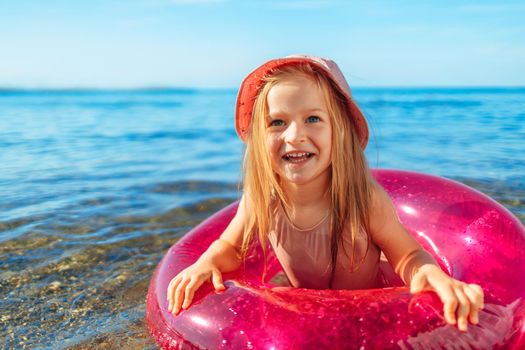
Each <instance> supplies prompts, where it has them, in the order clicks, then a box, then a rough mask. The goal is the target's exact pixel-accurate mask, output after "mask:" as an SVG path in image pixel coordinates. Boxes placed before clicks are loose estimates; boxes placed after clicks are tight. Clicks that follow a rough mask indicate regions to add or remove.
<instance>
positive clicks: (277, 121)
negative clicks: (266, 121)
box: [270, 119, 284, 126]
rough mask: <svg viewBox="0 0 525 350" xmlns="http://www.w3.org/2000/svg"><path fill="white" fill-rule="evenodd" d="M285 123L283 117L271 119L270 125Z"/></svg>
mask: <svg viewBox="0 0 525 350" xmlns="http://www.w3.org/2000/svg"><path fill="white" fill-rule="evenodd" d="M283 125H284V121H282V120H281V119H274V120H270V126H283Z"/></svg>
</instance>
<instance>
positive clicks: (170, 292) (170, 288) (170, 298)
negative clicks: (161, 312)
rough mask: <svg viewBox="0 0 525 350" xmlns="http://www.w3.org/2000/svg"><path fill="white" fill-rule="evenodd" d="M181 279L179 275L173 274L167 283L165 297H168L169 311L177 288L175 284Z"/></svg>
mask: <svg viewBox="0 0 525 350" xmlns="http://www.w3.org/2000/svg"><path fill="white" fill-rule="evenodd" d="M180 281H181V277H180V275H179V276H175V277H174V278H173V279H172V280H171V281H170V284H169V285H168V292H167V293H166V298H167V299H168V311H169V312H171V309H172V308H173V302H174V298H175V290H176V289H177V286H178V285H179V283H180Z"/></svg>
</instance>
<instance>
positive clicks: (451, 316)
mask: <svg viewBox="0 0 525 350" xmlns="http://www.w3.org/2000/svg"><path fill="white" fill-rule="evenodd" d="M421 291H434V292H436V293H437V295H438V296H439V298H440V299H441V301H442V302H443V310H444V315H445V320H446V321H447V322H448V323H449V324H452V325H453V324H456V315H457V324H458V328H459V330H460V331H464V332H466V331H467V317H468V318H469V320H470V322H471V323H472V324H477V323H478V317H479V310H481V309H483V289H481V287H480V286H479V285H477V284H467V283H464V282H461V281H458V280H455V279H454V278H452V277H450V276H449V275H447V274H446V273H445V272H443V270H441V268H439V266H436V265H430V264H429V265H423V266H422V267H421V268H420V269H419V270H418V272H417V273H416V274H415V275H414V277H413V278H412V281H411V282H410V292H411V293H418V292H421Z"/></svg>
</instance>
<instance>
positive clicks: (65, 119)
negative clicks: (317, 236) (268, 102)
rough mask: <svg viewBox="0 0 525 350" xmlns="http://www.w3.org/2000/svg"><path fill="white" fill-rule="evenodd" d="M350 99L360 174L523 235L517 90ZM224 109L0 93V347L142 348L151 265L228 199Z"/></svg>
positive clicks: (523, 167) (382, 92) (227, 107)
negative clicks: (441, 194)
mask: <svg viewBox="0 0 525 350" xmlns="http://www.w3.org/2000/svg"><path fill="white" fill-rule="evenodd" d="M354 95H355V98H356V100H357V101H358V103H359V104H360V106H361V107H362V109H363V110H364V112H365V114H366V115H367V117H368V119H369V124H370V128H371V138H370V143H369V145H368V148H367V151H366V154H367V157H368V160H369V164H370V166H371V167H374V168H397V169H407V170H415V171H420V172H425V173H430V174H435V175H440V176H444V177H448V178H452V179H455V180H458V181H461V182H463V183H465V184H467V185H469V186H472V187H474V188H476V189H478V190H480V191H482V192H484V193H486V194H488V195H489V196H491V197H493V198H494V199H496V200H497V201H499V202H500V203H501V204H503V205H504V206H505V207H507V208H508V209H509V210H510V211H512V212H513V213H514V214H515V215H516V216H517V217H518V218H519V219H520V220H521V221H522V222H525V176H524V173H525V88H480V89H466V88H465V89H462V88H461V89H460V88H454V89H446V88H428V89H427V88H425V89H422V88H421V89H402V88H399V89H356V90H355V91H354ZM235 97H236V91H235V90H191V89H153V90H122V91H111V90H93V91H91V90H63V91H59V90H54V91H47V90H0V310H1V311H0V330H1V332H0V348H2V349H12V348H28V349H29V348H30V349H33V348H39V349H66V348H67V349H90V348H97V349H113V348H124V349H130V348H131V349H135V348H136V349H155V348H156V346H155V343H154V342H153V341H152V340H151V339H150V337H149V335H148V332H147V330H146V327H145V322H144V315H145V296H146V291H147V287H148V283H149V279H150V277H151V274H152V273H153V270H154V268H155V266H156V264H157V263H158V262H159V261H160V259H161V258H162V256H163V255H164V253H165V252H166V250H167V249H168V248H169V247H170V246H171V245H172V244H174V243H175V242H176V241H177V240H178V239H179V238H180V237H182V236H183V235H184V234H185V233H186V232H188V231H189V230H190V229H191V228H192V227H193V226H195V225H196V224H198V223H199V222H201V221H202V220H204V219H205V218H206V217H208V216H210V215H211V214H212V213H214V212H215V211H217V210H218V209H220V208H222V207H224V206H226V205H227V204H229V203H230V202H232V201H233V200H235V199H237V198H238V197H239V190H238V182H239V181H240V179H241V175H240V164H241V158H242V152H243V144H242V143H241V142H240V141H239V140H238V138H237V136H236V134H235V130H234V122H233V111H234V104H235Z"/></svg>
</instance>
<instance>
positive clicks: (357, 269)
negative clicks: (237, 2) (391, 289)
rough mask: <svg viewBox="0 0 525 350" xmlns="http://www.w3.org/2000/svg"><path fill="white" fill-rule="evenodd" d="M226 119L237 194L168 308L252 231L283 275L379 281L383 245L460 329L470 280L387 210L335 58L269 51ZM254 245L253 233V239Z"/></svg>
mask: <svg viewBox="0 0 525 350" xmlns="http://www.w3.org/2000/svg"><path fill="white" fill-rule="evenodd" d="M235 118H236V129H237V133H238V134H239V136H240V137H241V139H242V140H243V141H244V142H245V143H246V151H245V156H244V194H243V196H242V198H241V201H240V203H239V208H238V211H237V213H236V215H235V216H234V218H233V220H232V221H231V223H230V224H229V226H228V227H227V228H226V230H225V231H224V232H223V233H222V235H221V237H220V238H219V239H218V240H216V241H215V242H213V243H212V244H211V245H210V247H209V248H208V250H207V251H206V252H205V253H204V254H203V255H202V256H201V257H200V258H199V260H198V261H197V262H195V263H194V264H193V265H191V266H189V267H188V268H186V269H185V270H183V271H182V272H180V273H179V274H178V275H177V276H175V277H174V278H173V279H172V281H171V282H170V284H169V286H168V293H167V295H168V302H169V305H168V310H169V311H170V312H172V313H173V314H174V315H176V314H178V313H179V312H180V310H181V307H182V309H186V308H188V307H189V305H190V304H191V301H192V299H193V296H194V293H195V291H196V290H197V289H198V288H199V287H200V286H201V285H202V284H203V283H204V282H207V281H210V279H211V281H212V283H213V285H214V287H215V289H216V290H217V291H219V290H223V289H224V288H225V287H224V284H223V281H222V273H225V272H230V271H233V270H236V269H238V268H239V267H240V266H241V263H242V260H243V259H244V258H245V257H246V254H247V253H248V250H249V249H250V247H251V244H252V243H253V242H254V241H255V235H257V236H258V238H259V241H260V242H267V241H269V242H270V244H271V246H272V248H273V250H274V252H275V254H276V255H277V258H278V259H279V262H280V263H281V265H282V267H283V270H284V272H285V274H286V277H287V278H288V280H289V282H290V284H291V285H292V286H293V287H302V288H315V289H328V288H331V289H365V288H380V287H381V286H382V282H381V273H380V270H379V262H380V254H381V252H383V253H384V255H385V256H386V258H387V259H388V262H389V263H390V264H391V265H392V267H393V268H394V270H395V272H396V273H397V274H399V276H400V277H401V278H402V279H403V281H404V282H405V283H406V284H407V285H409V286H410V290H411V292H412V293H417V292H420V291H424V290H429V291H434V292H436V293H437V294H438V295H439V297H440V298H441V300H442V302H443V304H444V316H445V319H446V321H447V322H448V323H450V324H456V320H457V326H458V328H459V329H460V330H462V331H466V330H467V319H469V320H470V322H471V323H473V324H476V323H477V322H478V313H479V310H480V309H481V308H483V291H482V289H481V288H480V286H478V285H475V284H466V283H463V282H460V281H457V280H455V279H453V278H451V277H450V276H448V275H447V274H446V273H444V272H443V271H442V270H441V268H440V267H439V265H438V264H437V263H436V262H435V261H434V259H433V258H432V256H430V254H428V253H427V252H426V251H424V250H423V249H422V247H421V246H420V245H419V244H418V243H417V241H416V240H415V239H414V238H412V236H411V235H410V234H409V233H408V232H407V231H406V230H405V228H404V227H403V226H402V225H401V223H400V222H399V219H398V217H397V215H396V212H395V209H394V206H393V204H392V202H391V200H390V198H389V197H388V195H387V194H386V192H385V191H384V190H383V189H382V188H381V186H380V185H379V184H378V183H377V182H376V181H374V179H373V178H372V176H371V174H370V171H369V169H368V166H367V162H366V158H365V155H364V149H365V147H366V144H367V142H368V127H367V123H366V120H365V118H364V116H363V114H362V113H361V111H360V110H359V108H358V107H357V105H356V103H355V101H354V100H353V99H352V96H351V91H350V88H349V86H348V84H347V82H346V80H345V79H344V77H343V75H342V73H341V71H340V70H339V68H338V67H337V65H336V64H335V63H334V62H333V61H331V60H328V59H323V58H319V57H312V56H288V57H285V58H281V59H276V60H271V61H269V62H267V63H265V64H263V65H262V66H260V67H259V68H257V69H256V70H254V71H253V72H252V73H250V74H249V75H248V76H247V77H246V78H245V80H244V81H243V83H242V84H241V87H240V90H239V95H238V98H237V106H236V115H235ZM263 246H264V245H263Z"/></svg>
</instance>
